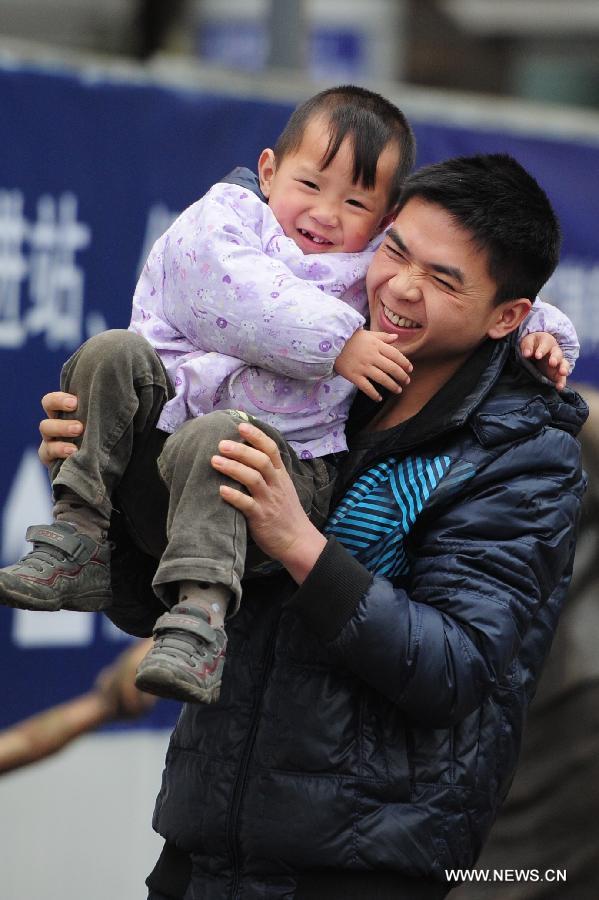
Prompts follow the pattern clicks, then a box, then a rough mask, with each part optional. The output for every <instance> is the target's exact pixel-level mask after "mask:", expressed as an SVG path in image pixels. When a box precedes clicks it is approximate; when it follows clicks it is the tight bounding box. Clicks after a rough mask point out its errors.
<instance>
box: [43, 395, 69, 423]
mask: <svg viewBox="0 0 599 900" xmlns="http://www.w3.org/2000/svg"><path fill="white" fill-rule="evenodd" d="M42 406H43V407H44V412H45V413H46V415H47V416H49V417H50V418H51V419H54V418H56V416H57V415H58V413H60V412H73V410H75V409H77V397H75V396H74V395H73V394H67V393H65V391H51V392H50V393H49V394H44V396H43V397H42Z"/></svg>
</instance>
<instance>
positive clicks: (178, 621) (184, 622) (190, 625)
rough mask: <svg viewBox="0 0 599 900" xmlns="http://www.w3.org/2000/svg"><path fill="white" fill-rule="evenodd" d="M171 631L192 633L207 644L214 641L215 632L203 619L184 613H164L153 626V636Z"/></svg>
mask: <svg viewBox="0 0 599 900" xmlns="http://www.w3.org/2000/svg"><path fill="white" fill-rule="evenodd" d="M173 629H177V630H178V631H187V632H192V634H195V635H197V637H199V638H201V639H202V640H203V641H206V642H207V643H208V644H211V643H212V642H213V641H215V640H216V631H215V630H214V628H213V627H212V625H210V624H209V623H208V622H206V620H205V619H203V618H201V616H193V615H185V614H184V613H172V612H168V613H164V615H162V616H160V618H159V619H157V621H156V624H155V625H154V634H160V633H161V632H163V631H172V630H173Z"/></svg>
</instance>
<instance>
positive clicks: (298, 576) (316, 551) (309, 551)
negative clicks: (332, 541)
mask: <svg viewBox="0 0 599 900" xmlns="http://www.w3.org/2000/svg"><path fill="white" fill-rule="evenodd" d="M326 545H327V539H326V537H325V536H324V534H321V533H320V531H319V530H318V529H317V528H316V527H315V526H314V525H312V523H310V529H309V530H307V531H306V533H305V534H304V535H302V537H301V538H298V539H297V540H295V541H294V542H293V543H292V544H290V546H289V547H288V549H287V550H286V551H285V553H284V554H283V555H282V556H281V557H280V558H279V562H280V563H282V565H283V566H285V568H286V569H287V571H288V572H289V574H290V575H291V577H292V578H293V580H294V581H295V583H296V584H303V583H304V581H305V580H306V578H307V577H308V575H309V574H310V572H311V571H312V569H313V568H314V566H315V565H316V561H317V560H318V557H319V556H320V554H321V553H322V551H323V550H324V548H325V547H326Z"/></svg>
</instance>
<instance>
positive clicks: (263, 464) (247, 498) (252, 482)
mask: <svg viewBox="0 0 599 900" xmlns="http://www.w3.org/2000/svg"><path fill="white" fill-rule="evenodd" d="M239 433H240V435H241V437H242V439H243V440H245V441H247V443H246V444H242V443H238V442H237V441H221V442H220V443H219V445H218V450H219V454H222V455H217V456H213V457H212V465H213V466H214V468H215V469H216V470H217V471H218V472H222V474H223V475H228V476H229V477H230V478H233V479H235V481H238V482H239V483H240V484H243V485H244V486H245V487H246V488H247V490H248V491H249V494H246V493H244V492H243V491H238V490H236V489H235V488H232V487H229V486H228V485H221V488H220V494H221V497H222V498H223V500H225V501H226V502H227V503H230V504H231V506H234V507H235V508H236V509H238V510H239V511H240V512H242V513H243V514H244V516H245V517H246V519H247V522H248V527H249V530H250V533H251V535H252V538H253V539H254V541H255V543H256V544H257V545H258V547H260V549H261V550H263V551H264V553H266V554H267V555H268V556H270V557H271V558H272V559H275V560H278V561H279V562H280V563H282V564H283V565H284V566H285V568H286V569H287V571H288V572H289V574H290V575H291V577H292V578H293V579H294V580H295V581H296V582H297V583H298V584H301V583H302V582H303V581H304V579H305V578H306V576H307V575H308V573H309V572H310V571H311V569H312V568H313V566H314V563H315V562H316V560H317V559H318V557H319V556H320V554H321V553H322V551H323V549H324V547H325V546H326V543H327V541H326V538H325V537H324V535H322V534H321V533H320V531H318V529H317V528H316V527H315V526H314V525H313V524H312V522H311V521H310V519H309V518H308V516H307V515H306V513H305V512H304V510H303V508H302V505H301V503H300V500H299V497H298V495H297V491H296V490H295V486H294V484H293V482H292V480H291V477H290V475H289V473H288V472H287V469H286V468H285V466H284V465H283V461H282V459H281V455H280V453H279V450H278V447H277V445H276V444H275V442H274V441H273V440H272V439H271V438H269V437H268V435H266V434H264V432H263V431H261V430H260V429H259V428H256V427H255V426H254V425H249V424H248V423H245V422H244V423H243V424H241V425H239Z"/></svg>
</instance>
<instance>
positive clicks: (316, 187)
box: [302, 178, 318, 191]
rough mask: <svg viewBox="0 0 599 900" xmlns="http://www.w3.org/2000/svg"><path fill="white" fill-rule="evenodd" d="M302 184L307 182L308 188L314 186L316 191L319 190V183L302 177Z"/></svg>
mask: <svg viewBox="0 0 599 900" xmlns="http://www.w3.org/2000/svg"><path fill="white" fill-rule="evenodd" d="M302 184H305V185H306V187H308V188H313V189H314V190H315V191H317V190H318V185H317V184H315V183H314V182H313V181H306V180H305V179H303V178H302Z"/></svg>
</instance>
